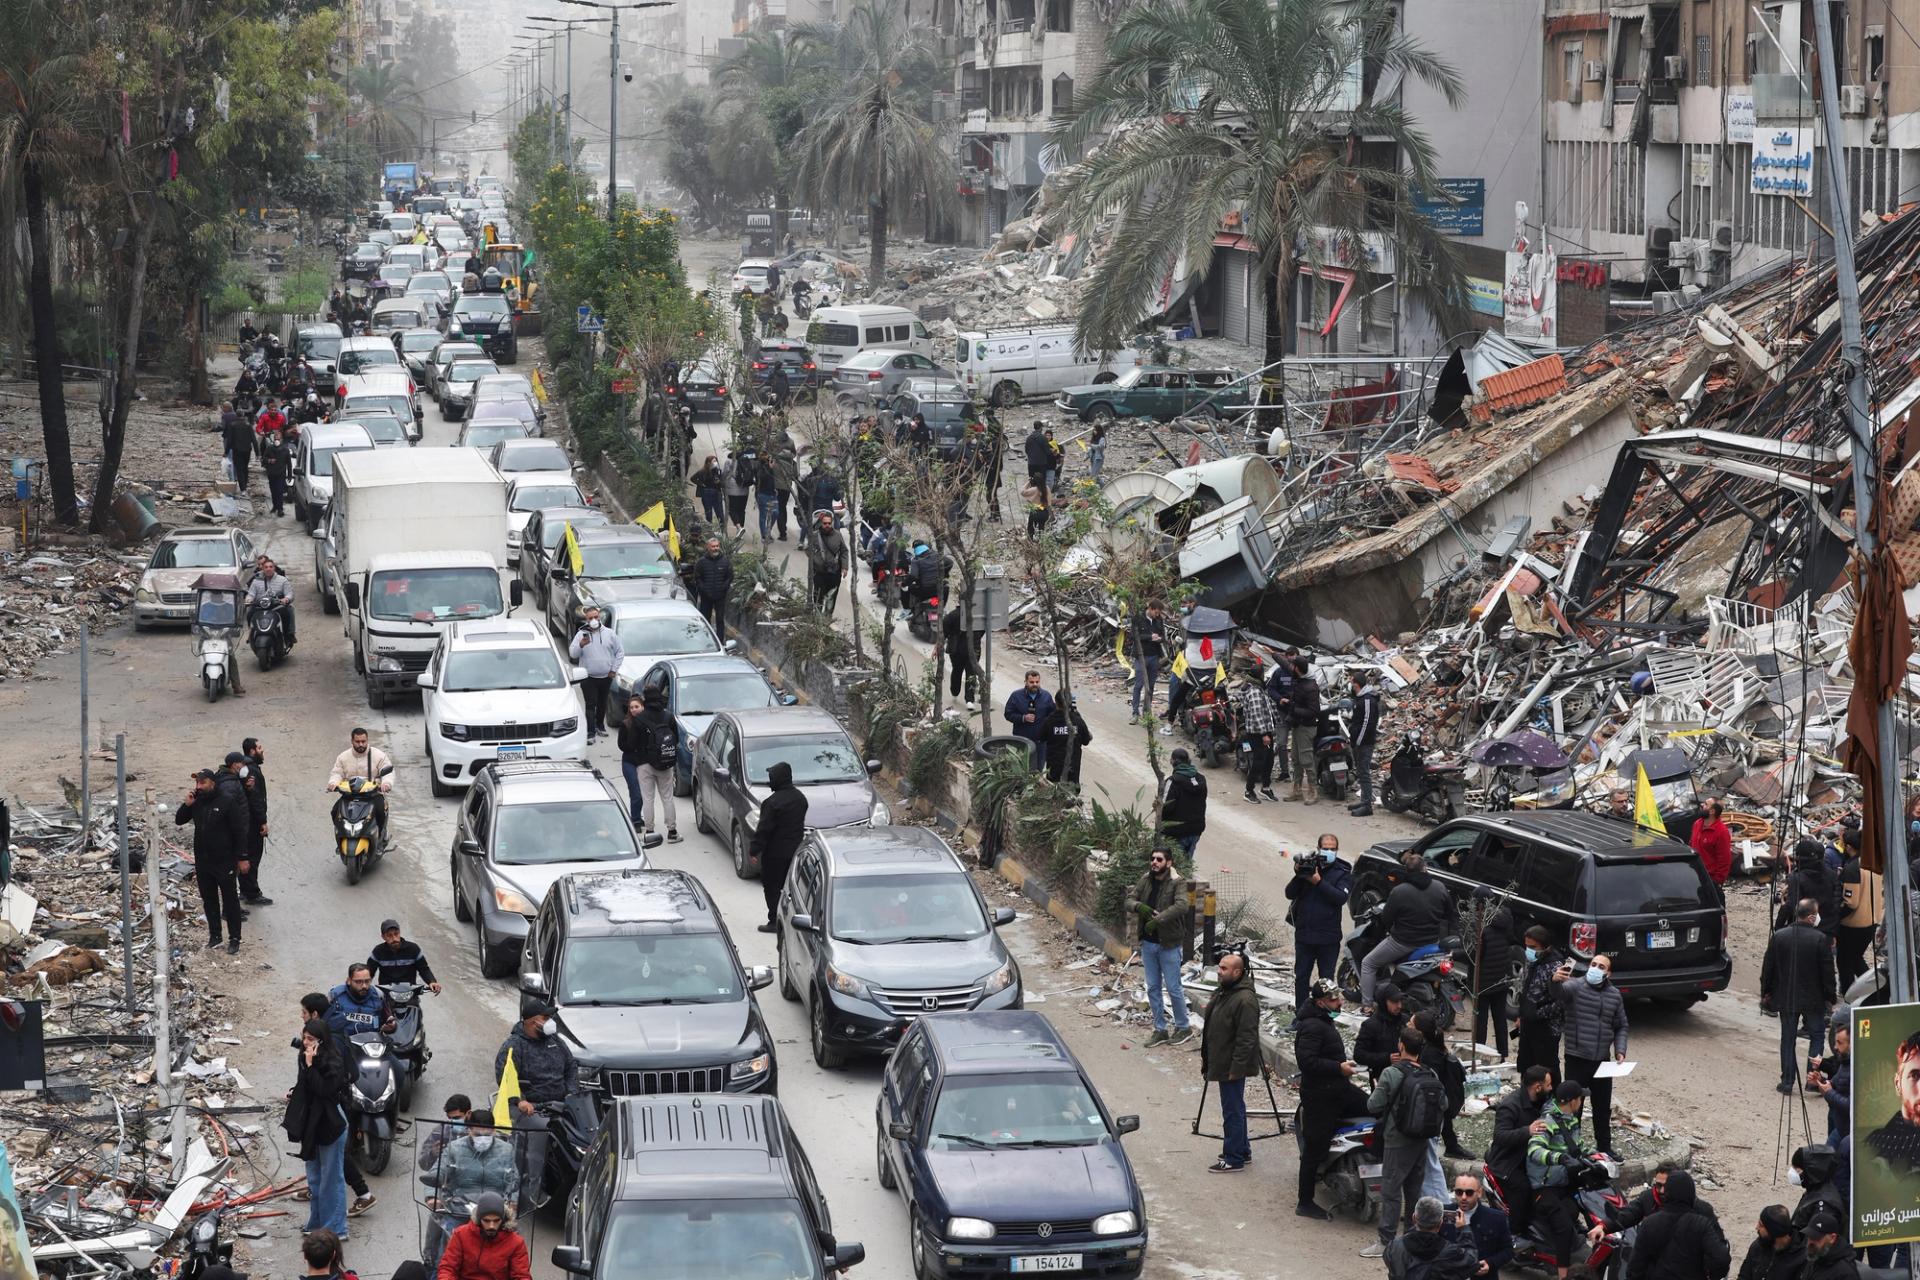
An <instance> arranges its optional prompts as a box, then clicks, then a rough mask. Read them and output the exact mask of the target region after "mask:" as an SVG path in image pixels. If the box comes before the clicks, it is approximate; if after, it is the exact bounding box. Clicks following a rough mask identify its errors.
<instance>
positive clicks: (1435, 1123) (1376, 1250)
mask: <svg viewBox="0 0 1920 1280" xmlns="http://www.w3.org/2000/svg"><path fill="white" fill-rule="evenodd" d="M1426 1047H1427V1045H1426V1039H1425V1037H1423V1036H1422V1035H1421V1034H1420V1033H1419V1032H1418V1031H1415V1030H1414V1029H1413V1028H1412V1027H1403V1028H1401V1030H1400V1043H1399V1046H1398V1047H1397V1048H1396V1049H1395V1050H1394V1052H1393V1059H1392V1061H1391V1062H1389V1063H1388V1065H1387V1069H1386V1070H1385V1071H1384V1072H1382V1073H1381V1075H1380V1080H1379V1083H1377V1084H1375V1085H1374V1086H1373V1093H1372V1094H1371V1095H1369V1096H1368V1098H1367V1111H1368V1112H1369V1113H1370V1114H1372V1115H1374V1116H1377V1117H1379V1121H1380V1123H1379V1125H1378V1126H1377V1130H1376V1131H1377V1132H1379V1133H1380V1134H1381V1136H1382V1146H1381V1162H1380V1164H1381V1169H1380V1222H1379V1227H1378V1230H1379V1237H1380V1238H1379V1239H1378V1240H1376V1241H1375V1242H1374V1243H1373V1244H1370V1245H1368V1246H1367V1247H1366V1248H1365V1249H1362V1250H1361V1251H1360V1256H1361V1257H1363V1258H1380V1257H1384V1256H1386V1252H1387V1246H1388V1245H1390V1244H1392V1243H1393V1237H1394V1234H1395V1232H1396V1231H1397V1230H1398V1229H1400V1228H1401V1227H1402V1226H1406V1227H1411V1226H1412V1225H1413V1208H1414V1204H1415V1203H1416V1202H1417V1201H1418V1200H1419V1199H1420V1185H1421V1182H1422V1181H1423V1179H1424V1178H1425V1176H1426V1168H1427V1143H1428V1142H1429V1141H1430V1140H1431V1139H1432V1138H1434V1137H1436V1136H1437V1135H1438V1134H1439V1132H1440V1125H1441V1123H1442V1119H1443V1117H1444V1114H1445V1111H1446V1105H1447V1095H1446V1088H1445V1086H1443V1085H1442V1084H1441V1082H1440V1078H1439V1077H1438V1076H1436V1075H1434V1074H1433V1072H1431V1071H1429V1070H1427V1069H1426V1068H1425V1067H1423V1066H1421V1065H1420V1054H1421V1051H1422V1050H1424V1049H1425V1048H1426Z"/></svg>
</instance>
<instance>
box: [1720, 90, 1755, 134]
mask: <svg viewBox="0 0 1920 1280" xmlns="http://www.w3.org/2000/svg"><path fill="white" fill-rule="evenodd" d="M1756 117H1757V112H1756V111H1755V110H1754V105H1753V90H1751V89H1730V90H1728V91H1727V141H1728V142H1752V141H1753V131H1754V121H1755V119H1756Z"/></svg>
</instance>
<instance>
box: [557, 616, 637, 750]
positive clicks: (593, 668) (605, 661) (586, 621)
mask: <svg viewBox="0 0 1920 1280" xmlns="http://www.w3.org/2000/svg"><path fill="white" fill-rule="evenodd" d="M567 656H568V657H570V658H572V659H573V661H574V663H575V664H576V665H578V666H581V667H584V668H585V669H586V672H587V678H586V682H585V683H584V684H583V685H582V686H581V691H582V692H583V693H584V694H585V695H586V704H587V705H586V711H587V744H588V745H589V746H591V745H592V744H593V743H595V742H596V741H598V740H599V739H600V737H601V736H602V735H604V734H605V733H606V731H607V692H608V690H609V689H610V688H611V687H612V685H613V678H614V676H616V675H618V674H619V673H620V664H621V663H622V662H625V661H626V660H627V651H626V648H625V646H623V645H622V644H621V643H620V635H619V633H618V632H616V631H615V630H614V629H613V628H612V627H609V626H606V625H605V624H603V623H602V622H601V621H600V608H599V606H598V605H591V604H590V605H588V606H587V607H586V608H585V609H583V610H581V612H580V627H579V629H578V630H577V631H575V632H574V633H573V639H572V640H569V641H568V642H567Z"/></svg>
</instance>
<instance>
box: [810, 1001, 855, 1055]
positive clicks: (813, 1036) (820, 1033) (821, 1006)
mask: <svg viewBox="0 0 1920 1280" xmlns="http://www.w3.org/2000/svg"><path fill="white" fill-rule="evenodd" d="M807 1042H808V1044H809V1045H810V1046H811V1047H812V1049H813V1061H814V1065H816V1066H818V1067H819V1068H820V1069H821V1070H822V1071H834V1070H837V1069H839V1068H840V1067H842V1066H844V1065H846V1061H847V1055H846V1051H845V1050H842V1049H836V1048H834V1047H833V1046H832V1045H830V1044H828V1043H827V1002H826V1001H825V1000H824V999H821V998H820V997H818V996H816V997H815V998H814V1001H813V1012H812V1014H811V1015H809V1017H808V1018H807Z"/></svg>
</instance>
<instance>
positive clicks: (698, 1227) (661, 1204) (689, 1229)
mask: <svg viewBox="0 0 1920 1280" xmlns="http://www.w3.org/2000/svg"><path fill="white" fill-rule="evenodd" d="M633 1258H645V1259H646V1260H647V1265H646V1269H647V1272H648V1273H649V1274H651V1275H662V1276H672V1277H673V1278H674V1280H819V1276H820V1273H821V1272H820V1267H821V1261H820V1259H821V1249H820V1245H819V1243H818V1242H817V1241H815V1240H814V1238H813V1232H812V1231H811V1230H809V1229H808V1227H807V1224H806V1223H805V1222H803V1221H802V1220H801V1218H800V1214H799V1211H798V1210H797V1209H796V1208H795V1206H794V1205H793V1204H792V1203H791V1202H788V1201H781V1200H712V1199H704V1198H703V1199H698V1200H626V1201H620V1202H617V1203H616V1204H615V1205H614V1209H613V1218H612V1220H611V1221H610V1222H608V1224H607V1233H606V1236H605V1238H604V1239H603V1240H602V1242H601V1245H600V1265H599V1267H598V1269H597V1274H600V1275H612V1274H614V1273H615V1272H616V1271H618V1270H619V1269H620V1266H621V1265H622V1264H623V1263H625V1262H626V1261H627V1260H629V1259H633Z"/></svg>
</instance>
